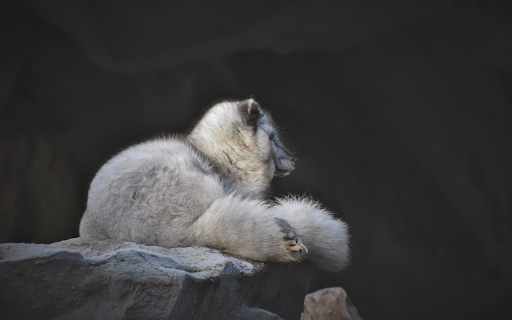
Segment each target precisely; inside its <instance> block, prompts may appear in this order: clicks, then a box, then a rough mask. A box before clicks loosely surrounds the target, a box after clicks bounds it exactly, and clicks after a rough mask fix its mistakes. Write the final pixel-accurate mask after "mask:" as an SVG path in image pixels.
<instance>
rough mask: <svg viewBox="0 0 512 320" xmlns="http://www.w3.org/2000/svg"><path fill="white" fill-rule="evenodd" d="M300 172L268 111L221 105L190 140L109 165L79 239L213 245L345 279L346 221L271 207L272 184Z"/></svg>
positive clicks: (303, 204)
mask: <svg viewBox="0 0 512 320" xmlns="http://www.w3.org/2000/svg"><path fill="white" fill-rule="evenodd" d="M294 166H295V158H294V157H293V155H292V154H291V153H290V152H289V151H288V150H287V149H286V147H285V146H284V145H283V144H282V142H281V141H280V139H279V135H278V133H277V130H276V128H275V126H274V122H273V120H272V118H271V117H270V114H269V113H268V112H267V111H265V110H263V109H262V108H261V107H260V106H259V105H258V104H257V103H256V102H255V101H254V100H252V99H249V100H244V101H226V102H222V103H219V104H216V105H215V106H213V107H212V108H211V109H210V110H209V111H208V112H206V114H205V115H204V117H203V118H202V119H201V120H200V121H199V122H198V123H197V125H196V126H195V127H194V129H193V130H192V131H191V133H190V134H189V135H188V136H184V137H178V136H175V137H171V138H166V139H157V140H151V141H147V142H144V143H141V144H138V145H135V146H132V147H130V148H128V149H126V150H124V151H122V152H121V153H119V154H118V155H116V156H115V157H113V158H112V159H111V160H109V161H108V162H107V163H105V165H103V167H102V168H101V169H100V170H99V171H98V173H97V174H96V176H95V178H94V179H93V181H92V183H91V186H90V190H89V195H88V201H87V208H86V211H85V213H84V215H83V218H82V221H81V223H80V235H81V236H82V237H85V238H90V239H109V238H115V239H122V240H127V241H134V242H138V243H143V244H147V245H158V246H163V247H167V248H173V247H182V246H194V245H199V246H207V247H211V248H215V249H219V250H223V251H225V252H229V253H231V254H235V255H239V256H242V257H245V258H249V259H253V260H258V261H276V262H293V261H300V260H303V259H305V258H308V259H310V260H311V261H313V262H314V263H315V264H317V265H318V266H319V267H320V268H323V269H325V270H329V271H339V270H341V269H342V268H343V267H344V266H346V264H347V263H348V261H349V246H348V241H349V239H348V238H349V237H348V231H347V227H346V225H345V223H344V222H342V221H341V220H339V219H336V218H334V217H333V215H332V214H331V213H330V212H328V211H326V210H325V209H322V208H321V206H320V205H318V204H317V203H314V202H312V201H311V200H309V199H305V198H293V197H288V198H285V199H278V200H277V201H276V202H272V203H271V202H269V201H267V200H265V199H264V195H265V192H266V190H267V189H268V188H269V185H270V182H271V180H272V178H273V177H274V176H285V175H287V174H289V173H290V172H291V171H292V170H293V169H294ZM282 221H284V224H283V222H282ZM290 235H291V236H290ZM305 248H307V249H308V250H307V251H308V253H306V250H305Z"/></svg>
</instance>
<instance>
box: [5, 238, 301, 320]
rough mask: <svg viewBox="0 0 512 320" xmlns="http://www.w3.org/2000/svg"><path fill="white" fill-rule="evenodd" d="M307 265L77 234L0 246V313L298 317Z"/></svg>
mask: <svg viewBox="0 0 512 320" xmlns="http://www.w3.org/2000/svg"><path fill="white" fill-rule="evenodd" d="M310 280H311V266H310V265H309V264H308V263H300V264H270V263H269V264H265V263H261V262H253V261H248V260H243V259H240V258H237V257H233V256H230V255H228V254H225V253H222V252H220V251H218V250H213V249H209V248H203V247H189V248H174V249H166V248H161V247H156V246H146V245H142V244H136V243H132V242H123V241H117V240H105V241H95V242H87V241H85V240H83V239H81V238H74V239H69V240H65V241H61V242H57V243H53V244H49V245H44V244H26V243H17V244H14V243H6V244H0V310H2V319H102V320H103V319H105V320H108V319H171V318H172V319H230V318H231V319H242V317H244V315H246V316H252V317H253V318H257V317H258V316H259V318H260V319H281V318H284V319H300V316H301V312H302V310H303V301H304V297H305V295H306V293H307V289H308V287H309V283H310Z"/></svg>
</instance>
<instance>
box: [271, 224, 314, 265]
mask: <svg viewBox="0 0 512 320" xmlns="http://www.w3.org/2000/svg"><path fill="white" fill-rule="evenodd" d="M274 219H275V220H276V222H277V225H278V226H279V228H281V232H282V233H283V240H284V244H285V248H286V250H288V251H290V254H291V255H292V256H293V258H294V259H295V260H297V261H301V260H303V259H304V258H305V257H306V255H307V253H308V248H306V246H305V245H304V244H303V243H302V240H300V238H299V237H297V235H296V234H295V231H294V230H293V229H292V227H290V225H289V224H288V222H286V221H284V220H283V219H280V218H274Z"/></svg>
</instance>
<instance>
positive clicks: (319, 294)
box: [301, 287, 363, 320]
mask: <svg viewBox="0 0 512 320" xmlns="http://www.w3.org/2000/svg"><path fill="white" fill-rule="evenodd" d="M313 319H323V320H331V319H332V320H363V318H361V316H360V315H359V313H358V312H357V309H356V307H355V306H354V305H353V304H352V302H351V301H350V298H349V297H348V296H347V293H346V292H345V290H343V288H341V287H336V288H327V289H322V290H318V291H315V292H313V293H310V294H308V295H307V296H306V298H305V299H304V312H303V314H302V318H301V320H313Z"/></svg>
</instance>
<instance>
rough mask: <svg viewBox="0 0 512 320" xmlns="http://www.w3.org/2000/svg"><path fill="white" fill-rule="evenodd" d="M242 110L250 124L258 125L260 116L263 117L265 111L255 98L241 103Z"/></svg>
mask: <svg viewBox="0 0 512 320" xmlns="http://www.w3.org/2000/svg"><path fill="white" fill-rule="evenodd" d="M239 108H240V112H241V113H242V116H243V118H244V119H245V120H246V121H247V124H248V125H250V126H256V123H257V121H258V119H259V118H261V116H262V114H263V111H262V110H261V107H260V105H259V104H258V103H257V102H256V101H254V100H253V99H249V100H245V101H242V102H241V103H240V104H239Z"/></svg>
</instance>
